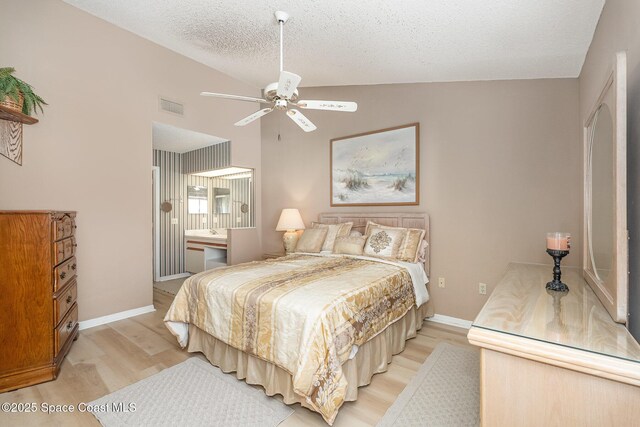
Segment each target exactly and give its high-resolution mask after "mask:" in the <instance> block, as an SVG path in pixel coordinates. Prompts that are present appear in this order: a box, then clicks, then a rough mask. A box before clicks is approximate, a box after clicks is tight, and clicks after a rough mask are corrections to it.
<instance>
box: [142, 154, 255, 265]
mask: <svg viewBox="0 0 640 427" xmlns="http://www.w3.org/2000/svg"><path fill="white" fill-rule="evenodd" d="M217 146H226V147H220V149H218V150H217V151H216V150H213V148H215V147H217ZM228 153H229V146H228V143H227V142H224V143H221V144H216V145H213V146H210V147H205V148H203V149H199V150H194V151H190V152H188V153H183V154H180V153H172V152H169V151H161V150H153V165H154V166H158V167H159V168H160V179H159V181H160V200H159V202H160V203H162V202H164V201H170V202H171V203H172V204H173V210H172V211H171V212H162V211H160V224H159V227H160V276H161V277H162V276H171V275H174V274H180V273H183V272H184V230H195V229H209V228H239V227H254V226H255V209H254V208H253V207H254V205H255V195H254V191H253V174H252V176H251V177H240V178H236V179H230V178H234V175H227V176H224V177H215V178H207V177H203V176H195V175H188V174H186V173H185V168H189V169H188V170H189V171H190V172H191V173H193V172H203V171H206V170H212V169H216V168H211V169H200V168H201V167H205V165H215V164H217V165H221V164H222V162H223V161H220V160H216V159H213V160H211V159H207V158H208V157H211V156H212V155H215V154H220V155H221V156H223V157H224V156H228ZM185 158H187V159H188V160H185ZM201 158H205V159H204V160H203V159H201ZM227 166H230V165H229V163H228V159H227V160H226V164H224V165H223V166H218V167H217V168H220V167H227ZM242 175H245V174H242ZM242 175H241V174H237V175H235V177H238V176H242ZM191 185H194V186H195V185H197V186H203V187H207V190H208V194H209V212H208V213H207V214H189V213H187V186H191ZM215 187H219V188H229V189H230V190H231V191H230V193H231V201H232V202H231V213H229V214H213V212H212V209H211V201H212V200H213V189H214V188H215ZM242 203H247V205H248V206H249V211H248V212H247V213H242V212H241V210H240V208H241V206H242ZM172 218H175V219H177V220H178V223H177V224H174V225H172V224H171V219H172ZM203 218H206V223H203V222H202V219H203ZM214 218H215V219H217V223H216V222H214Z"/></svg>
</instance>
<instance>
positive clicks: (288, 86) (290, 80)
mask: <svg viewBox="0 0 640 427" xmlns="http://www.w3.org/2000/svg"><path fill="white" fill-rule="evenodd" d="M300 80H302V77H300V76H299V75H297V74H293V73H290V72H288V71H282V72H281V73H280V80H278V91H277V94H278V96H279V97H280V98H287V99H291V96H292V95H293V94H294V93H295V91H296V89H298V84H300Z"/></svg>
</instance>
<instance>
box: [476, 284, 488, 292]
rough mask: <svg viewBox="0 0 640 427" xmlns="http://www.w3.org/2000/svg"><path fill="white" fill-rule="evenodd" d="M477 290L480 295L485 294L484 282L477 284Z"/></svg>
mask: <svg viewBox="0 0 640 427" xmlns="http://www.w3.org/2000/svg"><path fill="white" fill-rule="evenodd" d="M478 292H480V295H486V294H487V284H486V283H480V284H479V286H478Z"/></svg>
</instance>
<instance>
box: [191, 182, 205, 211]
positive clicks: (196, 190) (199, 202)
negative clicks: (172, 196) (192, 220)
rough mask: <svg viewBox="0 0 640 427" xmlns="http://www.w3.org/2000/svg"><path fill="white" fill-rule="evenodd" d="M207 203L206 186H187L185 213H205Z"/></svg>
mask: <svg viewBox="0 0 640 427" xmlns="http://www.w3.org/2000/svg"><path fill="white" fill-rule="evenodd" d="M208 204H209V193H208V190H207V187H203V186H199V185H189V186H187V213H190V214H206V213H207V212H208V209H207V206H208Z"/></svg>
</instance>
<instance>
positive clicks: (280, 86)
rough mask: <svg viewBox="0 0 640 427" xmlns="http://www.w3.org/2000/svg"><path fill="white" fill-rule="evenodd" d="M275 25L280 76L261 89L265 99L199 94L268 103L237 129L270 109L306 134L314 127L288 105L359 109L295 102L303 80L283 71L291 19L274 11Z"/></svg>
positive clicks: (333, 103)
mask: <svg viewBox="0 0 640 427" xmlns="http://www.w3.org/2000/svg"><path fill="white" fill-rule="evenodd" d="M274 16H275V18H276V20H277V21H278V25H279V27H280V77H279V79H278V81H277V82H275V83H270V84H268V85H267V87H265V88H264V91H263V97H264V98H253V97H249V96H239V95H227V94H224V93H214V92H201V93H200V95H203V96H213V97H217V98H224V99H232V100H235V101H249V102H258V103H261V104H270V106H269V107H267V108H263V109H261V110H258V111H256V112H255V113H252V114H250V115H249V116H247V117H245V118H244V119H242V120H239V121H237V122H236V123H235V125H236V126H246V125H248V124H249V123H251V122H253V121H255V120H257V119H259V118H260V117H262V116H264V115H266V114H269V113H270V112H272V111H273V110H281V111H286V114H287V116H289V118H290V119H291V120H293V122H294V123H295V124H297V125H298V126H299V127H300V128H301V129H302V130H304V131H305V132H311V131H313V130H316V129H317V128H316V126H315V125H314V124H313V123H312V122H311V120H309V119H308V118H306V117H305V116H304V114H302V113H301V112H300V111H298V110H296V109H290V108H289V104H291V105H293V106H296V107H300V108H305V109H308V110H328V111H345V112H353V111H356V110H357V109H358V104H356V103H355V102H344V101H298V85H299V84H300V81H301V80H302V77H300V76H299V75H297V74H295V73H291V72H289V71H285V70H284V24H285V23H286V22H287V21H288V20H289V18H290V16H289V14H288V13H287V12H283V11H276V12H275V13H274Z"/></svg>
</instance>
